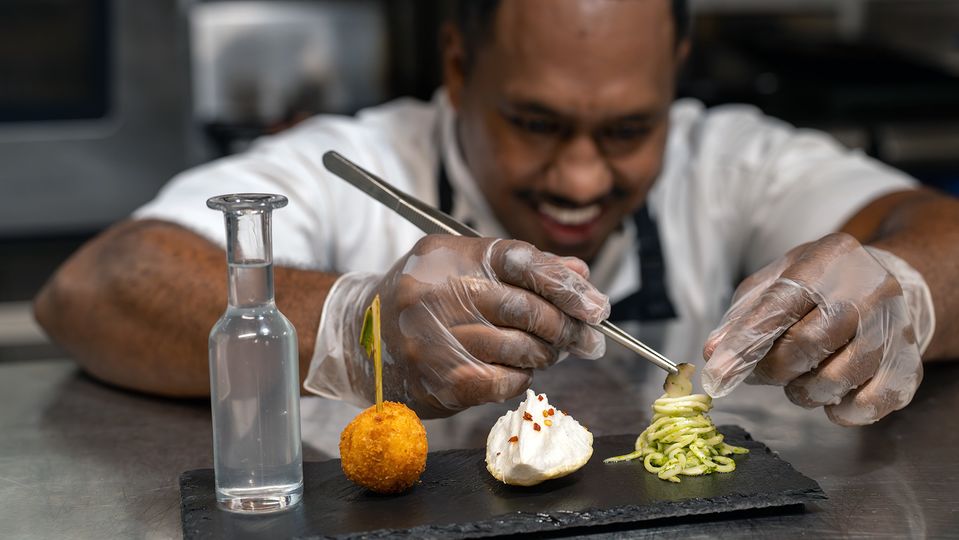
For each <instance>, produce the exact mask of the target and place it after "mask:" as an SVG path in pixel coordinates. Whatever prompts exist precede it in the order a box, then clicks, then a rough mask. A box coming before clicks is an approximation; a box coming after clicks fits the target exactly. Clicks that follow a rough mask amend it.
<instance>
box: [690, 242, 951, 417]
mask: <svg viewBox="0 0 959 540" xmlns="http://www.w3.org/2000/svg"><path fill="white" fill-rule="evenodd" d="M934 327H935V322H934V312H933V307H932V299H931V295H930V293H929V288H928V287H927V286H926V283H925V281H924V280H923V278H922V276H920V275H919V273H918V272H916V271H915V270H914V269H913V268H912V267H911V266H909V265H908V264H907V263H906V262H905V261H903V260H902V259H899V258H898V257H896V256H895V255H893V254H891V253H889V252H887V251H884V250H881V249H877V248H873V247H863V246H862V245H860V244H859V242H858V241H856V240H855V239H854V238H853V237H852V236H850V235H848V234H843V233H837V234H832V235H829V236H826V237H824V238H822V239H821V240H818V241H816V242H812V243H809V244H804V245H801V246H799V247H797V248H795V249H793V250H792V251H790V252H789V253H787V254H786V255H785V256H783V257H782V258H781V259H779V260H777V261H775V262H773V263H772V264H770V265H769V266H767V267H765V268H763V269H761V270H760V271H759V272H757V273H756V274H754V275H752V276H750V277H749V278H747V279H746V280H745V281H743V283H742V284H741V285H740V286H739V288H738V289H737V290H736V293H735V295H734V297H733V305H732V307H731V308H730V309H729V311H727V312H726V315H725V316H724V317H723V321H722V323H721V324H720V326H719V327H718V328H717V329H716V330H714V331H713V332H712V334H710V336H709V338H708V339H707V341H706V347H705V349H704V351H703V356H704V357H705V358H706V360H707V364H706V368H705V369H704V370H703V387H704V388H705V389H706V391H707V392H708V393H709V394H710V395H712V396H714V397H719V396H724V395H726V394H728V393H729V392H730V391H731V390H732V389H733V388H735V387H736V386H737V385H738V384H739V383H740V382H742V381H743V380H744V379H745V380H746V382H747V383H755V384H771V385H780V386H785V391H786V396H787V397H788V398H789V399H790V400H791V401H792V402H793V403H795V404H797V405H800V406H802V407H807V408H813V407H825V410H826V414H827V416H828V417H829V419H830V420H832V421H833V422H835V423H837V424H840V425H863V424H870V423H872V422H875V421H877V420H879V419H880V418H882V417H883V416H886V415H887V414H889V413H890V412H892V411H895V410H898V409H901V408H902V407H904V406H906V404H908V403H909V401H910V400H912V396H913V395H914V394H915V392H916V389H917V388H918V386H919V383H920V381H921V380H922V362H921V360H920V350H921V349H924V348H925V346H926V345H928V343H929V341H930V340H931V338H932V332H933V329H934Z"/></svg>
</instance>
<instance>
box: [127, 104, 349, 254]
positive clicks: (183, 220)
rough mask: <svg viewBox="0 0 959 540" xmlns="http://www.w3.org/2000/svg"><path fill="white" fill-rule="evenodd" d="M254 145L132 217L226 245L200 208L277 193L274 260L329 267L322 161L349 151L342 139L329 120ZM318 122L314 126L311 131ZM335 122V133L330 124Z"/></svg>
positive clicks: (220, 226) (166, 191) (221, 228)
mask: <svg viewBox="0 0 959 540" xmlns="http://www.w3.org/2000/svg"><path fill="white" fill-rule="evenodd" d="M310 124H311V125H307V126H304V127H302V128H300V127H298V128H294V129H293V130H290V131H288V132H284V133H283V134H280V135H276V136H269V137H264V138H261V139H260V140H258V141H257V142H256V143H255V144H254V146H253V147H252V148H251V149H250V150H249V151H247V152H245V153H243V154H239V155H236V156H230V157H226V158H222V159H218V160H216V161H213V162H210V163H208V164H204V165H201V166H199V167H196V168H194V169H190V170H188V171H186V172H183V173H181V174H179V175H177V176H175V177H174V178H173V179H171V180H170V181H169V182H168V183H167V184H166V185H165V186H164V187H163V189H161V191H160V192H159V194H158V195H157V196H156V197H155V198H154V199H153V200H152V201H150V202H148V203H146V204H145V205H144V206H142V207H140V208H138V209H137V210H135V211H134V213H133V218H135V219H159V220H164V221H168V222H172V223H175V224H177V225H180V226H182V227H184V228H187V229H189V230H191V231H193V232H195V233H197V234H199V235H200V236H203V237H204V238H207V239H208V240H210V241H212V242H214V243H216V244H218V245H219V246H221V247H224V246H225V243H226V238H225V225H224V221H223V214H222V213H221V212H219V211H214V210H211V209H209V208H207V206H206V201H207V199H208V198H210V197H214V196H217V195H224V194H229V193H276V194H280V195H284V196H286V197H287V199H288V200H289V204H288V205H287V206H286V207H284V208H281V209H278V210H276V211H274V213H273V219H272V228H273V231H272V239H273V256H274V260H275V261H276V262H277V263H278V264H281V265H287V266H296V267H302V268H314V269H329V267H330V266H331V265H332V262H331V258H332V257H331V255H330V249H331V248H330V246H331V243H330V240H331V238H330V237H331V231H332V230H333V228H334V226H335V224H334V223H332V222H331V219H332V216H335V213H334V212H332V211H330V209H329V208H326V207H327V206H330V205H331V202H330V201H331V200H332V199H333V196H332V195H331V194H330V193H327V192H328V191H329V189H330V187H329V185H330V182H329V181H328V180H326V179H325V176H326V175H328V174H329V173H328V172H327V171H326V170H325V169H323V167H322V163H321V161H320V160H321V159H322V153H323V151H325V150H327V149H334V150H338V151H340V152H343V153H350V152H351V151H352V149H351V148H349V145H348V143H347V142H346V138H345V137H343V136H339V137H337V136H336V133H335V131H336V130H335V121H324V120H322V119H319V120H315V121H311V122H310ZM317 124H319V127H318V126H317ZM330 124H333V128H330V127H329V125H330Z"/></svg>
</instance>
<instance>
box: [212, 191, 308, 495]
mask: <svg viewBox="0 0 959 540" xmlns="http://www.w3.org/2000/svg"><path fill="white" fill-rule="evenodd" d="M286 203H287V199H286V197H283V196H282V195H271V194H260V193H239V194H234V195H222V196H219V197H213V198H211V199H209V200H208V201H207V206H208V207H210V208H212V209H214V210H220V211H222V212H223V215H224V218H225V221H226V246H227V247H226V258H227V282H228V286H229V297H228V303H227V308H226V312H225V313H224V314H223V316H222V317H221V318H220V320H219V321H217V323H216V325H214V327H213V330H212V331H211V332H210V400H211V403H212V408H213V462H214V470H215V473H216V498H217V502H218V504H219V505H220V507H221V508H224V509H226V510H230V511H236V512H269V511H274V510H281V509H283V508H286V507H289V506H292V505H294V504H296V503H297V502H298V501H299V500H300V498H301V497H302V494H303V458H302V444H301V441H300V392H299V381H300V377H299V373H298V371H299V360H298V358H297V341H296V330H295V329H294V328H293V325H292V324H290V321H288V320H287V318H286V317H284V316H283V314H282V313H280V311H279V310H278V309H277V308H276V304H275V302H274V297H273V245H272V237H271V234H272V233H271V227H270V220H271V215H272V212H273V210H274V209H277V208H282V207H284V206H286Z"/></svg>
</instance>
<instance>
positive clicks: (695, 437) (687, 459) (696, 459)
mask: <svg viewBox="0 0 959 540" xmlns="http://www.w3.org/2000/svg"><path fill="white" fill-rule="evenodd" d="M712 403H713V400H712V398H711V397H709V396H707V395H705V394H692V395H686V396H678V397H670V396H668V395H666V394H663V395H662V396H660V397H659V399H657V400H656V401H655V402H653V413H654V414H653V421H652V423H651V424H650V426H649V427H648V428H646V430H645V431H643V432H642V433H641V434H640V435H639V438H637V439H636V451H635V452H632V453H630V454H626V455H624V456H616V457H611V458H608V459H605V460H603V462H604V463H614V462H617V461H630V460H634V459H639V458H642V459H643V466H644V467H645V468H646V470H647V471H649V472H651V473H653V474H655V475H656V476H658V477H659V478H661V479H663V480H668V481H670V482H679V481H680V478H679V477H680V476H681V475H685V476H698V475H702V474H709V473H712V472H714V471H716V472H731V471H733V470H735V469H736V462H735V461H733V459H732V458H731V457H728V456H730V455H732V454H745V453H747V452H749V450H747V449H745V448H742V447H739V446H733V445H730V444H726V443H725V442H723V435H722V434H721V433H719V432H718V431H716V426H715V425H713V422H712V420H710V419H709V417H708V416H707V415H706V414H705V413H707V412H709V409H711V408H712Z"/></svg>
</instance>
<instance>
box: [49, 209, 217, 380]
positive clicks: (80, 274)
mask: <svg viewBox="0 0 959 540" xmlns="http://www.w3.org/2000/svg"><path fill="white" fill-rule="evenodd" d="M165 228H169V226H164V225H163V224H159V225H158V224H156V223H149V222H123V223H121V224H118V225H116V226H114V227H112V228H111V229H108V230H107V231H105V232H104V233H102V234H101V235H99V236H97V237H96V238H94V239H93V240H91V241H89V242H88V243H87V244H85V245H84V246H82V247H81V248H80V249H79V250H78V251H77V252H76V253H74V254H73V255H72V256H71V257H70V258H69V259H68V260H67V261H66V262H64V263H63V264H62V265H61V266H60V268H58V269H57V271H56V272H55V273H54V274H53V276H52V277H51V278H50V279H49V280H48V281H47V283H46V284H45V285H44V286H43V288H42V289H41V290H40V292H39V293H38V294H37V296H36V297H35V298H34V300H33V310H34V318H35V319H36V321H37V322H38V323H39V325H40V326H41V327H42V328H43V330H44V331H45V332H46V334H47V336H48V337H49V338H50V339H51V340H52V341H53V342H54V343H56V344H57V345H58V346H60V347H61V348H62V349H63V350H65V351H66V352H67V353H68V354H69V356H70V358H71V359H73V360H74V361H76V362H77V364H78V365H79V366H80V367H81V368H82V369H83V370H84V371H86V372H87V373H88V374H90V375H91V376H93V377H94V378H96V379H98V380H100V381H102V382H105V383H108V384H110V385H113V386H118V387H121V388H124V389H129V390H134V391H138V392H143V393H148V394H153V395H159V396H164V397H177V398H194V397H205V396H208V395H209V371H208V367H207V352H206V351H207V348H206V347H207V342H206V333H207V332H209V326H207V327H206V328H205V329H198V328H196V327H195V326H196V325H193V326H192V327H191V325H190V322H189V321H178V320H177V318H178V310H182V309H184V308H183V307H179V308H178V309H177V308H172V309H171V307H170V305H169V304H171V303H176V302H177V297H176V292H175V288H176V283H174V281H175V280H174V279H173V278H171V277H169V276H172V275H173V274H171V273H170V272H168V271H166V270H165V269H164V268H162V267H160V266H156V265H162V264H163V263H162V262H161V261H162V260H163V255H162V254H161V253H158V252H157V249H158V248H161V249H162V246H159V247H158V246H157V245H156V244H155V243H154V240H155V239H156V235H157V234H158V232H159V234H160V235H161V236H162V235H165V234H168V233H169V231H164V229H165ZM150 265H154V266H152V268H151V271H144V270H145V268H147V267H148V266H150ZM213 320H214V321H215V318H214V319H213ZM211 325H212V323H211Z"/></svg>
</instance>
